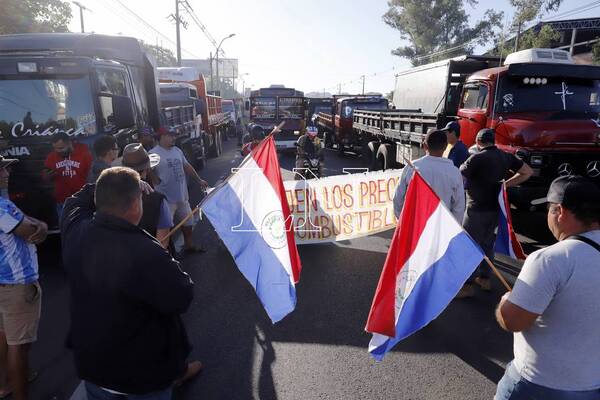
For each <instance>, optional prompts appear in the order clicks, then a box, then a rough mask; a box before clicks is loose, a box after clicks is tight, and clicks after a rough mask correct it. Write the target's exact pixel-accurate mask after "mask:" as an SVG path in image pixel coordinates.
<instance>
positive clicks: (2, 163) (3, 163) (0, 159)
mask: <svg viewBox="0 0 600 400" xmlns="http://www.w3.org/2000/svg"><path fill="white" fill-rule="evenodd" d="M16 162H19V160H17V159H16V158H4V156H2V155H0V169H1V168H6V167H8V166H9V165H11V164H14V163H16Z"/></svg>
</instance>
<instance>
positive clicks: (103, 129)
mask: <svg viewBox="0 0 600 400" xmlns="http://www.w3.org/2000/svg"><path fill="white" fill-rule="evenodd" d="M157 86H158V85H157V81H156V77H155V75H154V62H153V60H152V59H151V58H149V57H148V56H147V55H146V54H145V52H144V51H143V49H142V48H141V46H140V44H139V42H138V41H137V40H136V39H134V38H127V37H114V36H107V35H95V34H23V35H3V36H0V152H2V154H3V155H6V156H10V157H16V158H18V159H19V160H20V162H19V163H17V164H15V166H14V168H13V172H12V177H11V181H10V187H9V195H10V197H11V199H13V200H14V202H15V203H16V204H17V205H18V206H19V207H20V208H21V209H22V210H23V211H24V212H25V213H26V214H30V215H32V216H34V217H36V218H39V219H42V220H44V221H46V222H47V223H48V224H49V226H50V227H51V228H52V227H56V226H57V222H58V221H57V217H56V213H55V211H54V210H55V207H54V199H53V196H52V186H51V185H50V184H47V183H44V182H43V181H42V179H41V171H42V167H43V162H44V160H45V158H46V156H47V155H48V153H50V151H51V149H52V148H51V145H50V138H51V137H52V135H54V134H55V133H56V132H58V131H60V130H64V131H66V132H67V134H68V135H70V136H71V137H72V138H73V139H74V140H75V141H77V142H80V143H84V144H87V145H91V144H92V143H93V142H94V141H95V140H96V138H97V137H98V136H99V135H106V134H109V135H115V136H116V138H117V141H118V143H119V145H120V146H124V145H125V144H127V143H129V142H130V141H132V140H134V139H135V135H136V133H137V132H138V130H139V129H141V128H142V127H144V126H152V127H154V128H158V125H159V117H158V114H159V113H158V111H159V110H158V109H159V106H158V95H157Z"/></svg>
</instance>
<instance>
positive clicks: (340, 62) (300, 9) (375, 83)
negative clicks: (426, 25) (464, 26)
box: [69, 0, 600, 93]
mask: <svg viewBox="0 0 600 400" xmlns="http://www.w3.org/2000/svg"><path fill="white" fill-rule="evenodd" d="M188 1H189V4H190V5H191V6H192V8H193V10H194V12H195V14H196V16H197V18H198V20H199V21H200V22H201V23H202V24H203V25H204V26H205V27H206V29H207V30H208V32H209V33H210V35H211V36H212V37H213V38H214V39H215V40H216V41H217V42H219V41H220V40H221V39H222V38H224V37H226V36H228V35H229V34H231V33H235V36H234V37H232V38H230V39H227V40H225V41H224V42H223V46H222V49H223V50H224V51H225V53H226V56H227V57H231V58H237V59H239V73H240V74H242V77H241V79H238V80H237V82H236V84H238V90H240V91H241V90H242V86H243V85H245V87H252V88H254V89H257V88H259V87H268V86H269V85H271V84H283V85H286V86H287V87H294V88H296V89H298V90H302V91H304V92H306V93H308V92H312V91H318V92H322V91H327V92H331V93H337V92H338V90H339V89H340V84H341V90H342V92H346V93H358V92H360V91H361V90H362V78H361V76H363V75H365V91H366V92H380V93H387V92H390V91H391V90H393V86H394V75H395V74H396V73H397V72H399V71H402V70H404V69H406V68H408V67H409V66H410V63H409V62H408V61H407V60H405V59H402V58H399V57H397V56H393V55H392V54H391V50H392V49H395V48H397V47H398V46H400V45H401V44H403V42H402V40H401V39H400V34H399V32H398V31H396V30H394V29H393V28H391V27H389V26H387V25H386V24H385V23H384V22H383V20H382V15H383V14H384V13H385V12H386V11H387V9H388V5H387V0H352V1H349V0H213V1H205V0H188ZM79 3H80V4H82V5H84V6H85V7H87V8H88V9H89V10H88V11H84V22H85V30H86V32H95V33H103V34H122V35H126V36H133V37H136V38H139V39H142V40H144V41H146V42H149V43H152V44H159V45H162V46H163V47H166V48H169V49H171V50H173V53H175V45H174V42H175V25H174V24H173V23H172V22H171V21H169V20H168V18H167V17H168V16H169V14H171V13H174V12H175V0H79ZM589 3H591V0H563V2H562V4H561V7H560V9H559V10H558V11H557V12H555V13H551V14H548V15H546V16H545V17H544V18H543V19H544V20H546V19H552V16H553V15H555V14H557V13H564V12H565V11H570V10H573V9H577V8H578V7H581V6H584V5H586V4H589ZM123 5H125V6H126V7H127V8H129V9H130V10H131V11H132V12H133V13H135V14H137V15H138V16H139V17H140V18H141V19H143V20H144V21H146V22H147V23H148V24H149V25H151V26H152V27H153V28H154V29H155V30H156V31H158V32H159V33H157V32H156V31H155V30H152V29H151V28H149V27H147V26H146V25H145V24H144V23H143V22H141V21H140V20H138V19H137V18H136V16H134V15H133V14H132V13H130V12H129V11H127V10H126V9H125V8H124V6H123ZM72 8H73V19H72V20H71V24H70V26H69V28H70V30H71V31H72V32H79V31H80V30H81V27H80V18H79V8H78V7H77V6H75V5H73V4H72ZM465 8H466V11H467V13H468V14H469V16H470V21H471V22H472V23H475V22H476V21H477V20H479V19H480V18H481V17H482V15H483V13H484V12H485V10H486V9H488V8H494V9H496V10H499V11H504V13H505V19H506V21H507V22H508V21H510V17H511V16H512V10H511V7H510V4H509V1H508V0H480V1H479V4H478V5H477V6H476V7H475V8H473V7H471V6H469V5H466V6H465ZM592 16H593V17H598V16H600V3H599V4H598V5H597V6H596V7H595V8H593V9H591V10H588V11H585V12H583V13H579V14H573V15H570V16H569V17H568V18H583V17H592ZM182 17H183V19H184V20H186V21H187V22H188V28H187V29H182V31H181V43H182V44H181V46H182V49H183V50H182V58H208V57H209V54H210V52H213V54H214V52H215V48H214V46H213V45H212V44H211V43H210V41H209V40H208V39H207V38H206V36H205V35H204V34H203V33H202V31H201V30H200V29H199V28H198V27H197V26H196V25H195V24H194V22H193V21H192V19H191V18H190V17H189V16H187V15H185V13H182ZM244 74H247V75H244ZM242 80H243V82H242Z"/></svg>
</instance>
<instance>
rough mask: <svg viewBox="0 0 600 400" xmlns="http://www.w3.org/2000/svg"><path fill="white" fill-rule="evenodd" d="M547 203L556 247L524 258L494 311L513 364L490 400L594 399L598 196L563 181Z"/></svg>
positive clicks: (581, 184)
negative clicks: (509, 339)
mask: <svg viewBox="0 0 600 400" xmlns="http://www.w3.org/2000/svg"><path fill="white" fill-rule="evenodd" d="M547 201H548V227H549V228H550V231H551V232H552V234H553V235H554V237H555V238H556V239H557V240H558V243H555V244H553V245H552V246H549V247H546V248H544V249H541V250H538V251H536V252H534V253H532V254H531V255H529V257H527V260H526V261H525V264H524V265H523V268H522V269H521V272H520V273H519V276H518V278H517V281H516V283H515V286H514V288H513V290H512V291H511V292H508V293H506V294H505V295H504V296H503V297H502V300H500V304H498V309H497V310H496V319H497V320H498V323H499V324H500V326H501V327H502V328H503V329H505V330H507V331H509V332H514V356H515V358H514V360H513V361H512V362H510V363H509V364H508V365H507V366H506V373H505V374H504V377H503V378H502V379H501V380H500V382H499V383H498V389H497V391H496V397H495V399H496V400H507V399H512V400H520V399H551V400H557V399H580V400H592V399H594V400H597V399H600V327H599V325H598V323H599V321H600V290H598V288H599V287H600V189H599V188H598V187H597V186H596V185H595V184H594V183H592V182H590V181H588V180H587V179H585V178H583V177H581V176H562V177H560V178H557V179H555V180H554V182H552V185H551V186H550V189H549V191H548V197H547Z"/></svg>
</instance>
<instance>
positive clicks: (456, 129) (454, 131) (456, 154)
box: [443, 121, 469, 168]
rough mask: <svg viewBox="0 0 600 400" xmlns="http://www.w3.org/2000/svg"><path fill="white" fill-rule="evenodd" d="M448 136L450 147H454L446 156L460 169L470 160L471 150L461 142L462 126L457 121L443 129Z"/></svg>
mask: <svg viewBox="0 0 600 400" xmlns="http://www.w3.org/2000/svg"><path fill="white" fill-rule="evenodd" d="M443 130H444V131H445V132H446V136H448V146H449V147H450V146H452V147H451V148H450V151H449V152H448V153H447V154H446V157H448V158H449V159H450V160H452V162H453V163H454V166H455V167H456V168H460V166H461V165H462V163H464V162H465V161H466V160H467V158H469V149H468V148H467V146H466V145H465V144H464V143H463V142H462V140H460V139H459V138H460V125H459V123H458V122H457V121H451V122H448V125H446V127H445V128H444V129H443Z"/></svg>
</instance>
